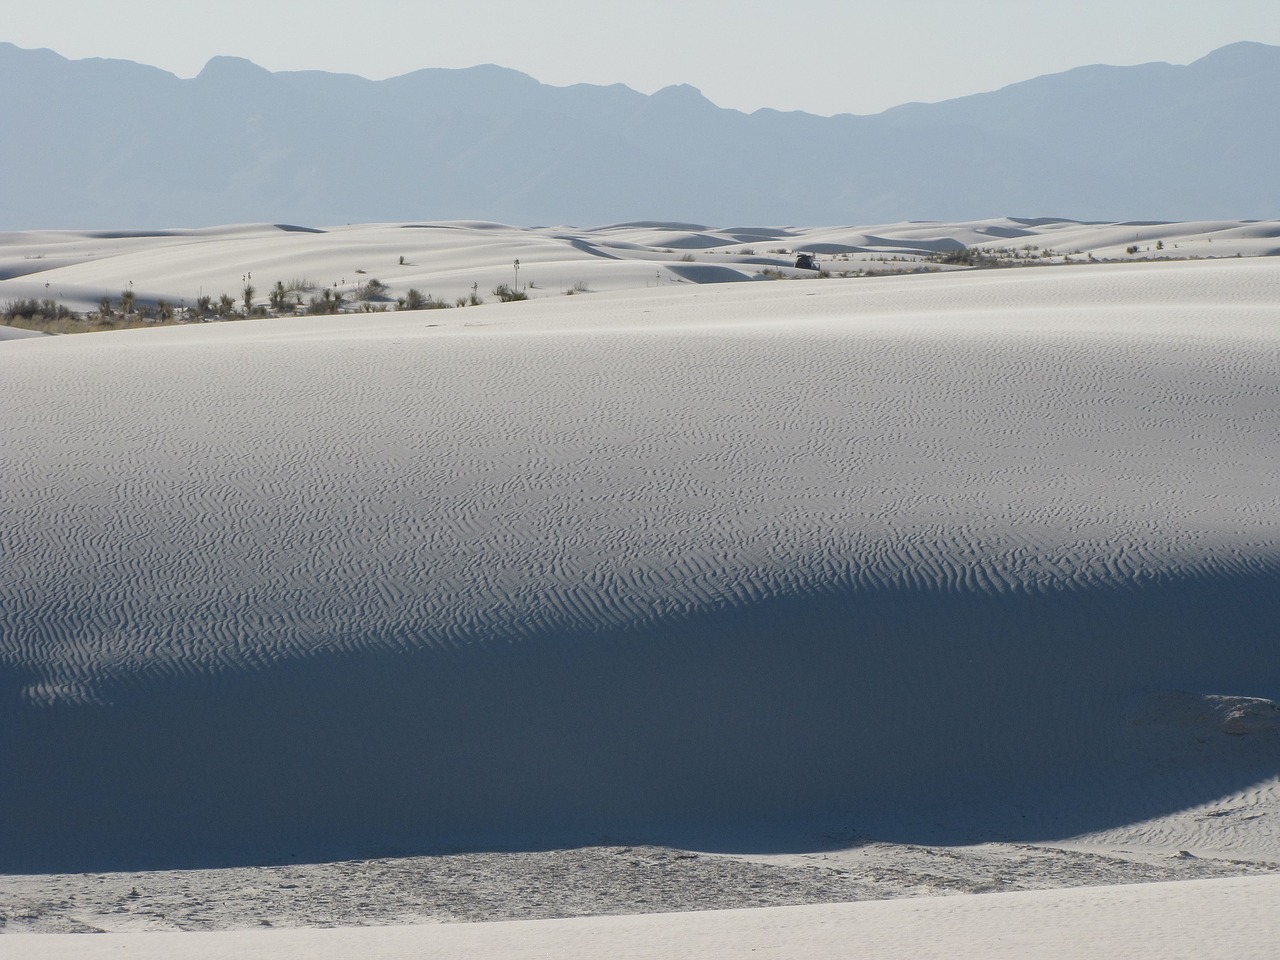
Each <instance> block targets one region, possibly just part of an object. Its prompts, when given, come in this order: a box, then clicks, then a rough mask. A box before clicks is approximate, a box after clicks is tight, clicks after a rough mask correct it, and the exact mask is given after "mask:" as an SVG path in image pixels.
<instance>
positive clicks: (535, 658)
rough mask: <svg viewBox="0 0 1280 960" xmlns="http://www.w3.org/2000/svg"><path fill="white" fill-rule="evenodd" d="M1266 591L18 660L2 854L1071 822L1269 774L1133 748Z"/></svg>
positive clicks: (9, 702)
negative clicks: (1183, 762) (74, 678)
mask: <svg viewBox="0 0 1280 960" xmlns="http://www.w3.org/2000/svg"><path fill="white" fill-rule="evenodd" d="M1278 614H1280V574H1277V573H1276V572H1274V568H1272V569H1271V571H1270V572H1262V573H1258V574H1257V575H1252V576H1244V575H1241V576H1235V577H1230V578H1228V577H1208V576H1205V577H1199V578H1190V577H1188V578H1181V579H1178V578H1169V579H1167V580H1165V581H1163V582H1160V581H1153V582H1148V583H1146V584H1144V585H1142V586H1132V587H1129V588H1124V589H1108V590H1083V589H1082V590H1076V591H1068V592H1060V593H1055V594H1043V595H1041V594H1006V595H986V594H962V593H945V592H929V591H923V590H922V591H911V590H884V591H879V592H857V591H853V590H850V589H844V588H832V589H831V591H830V592H829V593H826V594H824V595H810V596H804V597H790V598H782V599H775V600H772V601H769V602H765V603H760V604H756V605H752V606H750V607H727V608H725V609H721V610H714V611H708V612H705V613H703V614H700V615H697V616H692V617H689V618H687V619H683V620H679V621H675V622H654V623H648V624H643V625H640V626H636V627H634V628H631V629H629V630H626V631H621V632H603V631H602V632H600V633H593V634H582V635H574V636H546V637H543V638H541V639H540V640H538V641H536V642H524V643H519V644H512V643H509V642H508V638H505V637H501V636H489V637H477V638H475V641H474V642H473V643H471V644H470V645H466V646H460V647H457V648H451V649H421V650H418V651H417V652H414V653H408V654H404V653H401V654H395V653H389V652H385V651H378V650H376V649H375V648H376V647H377V643H376V642H370V643H367V644H365V645H364V647H365V649H364V652H360V653H346V654H342V655H332V656H316V657H311V658H305V659H297V660H292V661H288V662H280V663H276V664H274V665H271V666H265V667H262V668H260V669H256V670H253V671H249V672H244V673H228V674H223V675H202V676H185V677H181V678H178V679H175V678H172V677H169V678H164V679H161V680H149V679H148V678H147V677H145V676H141V675H139V676H135V677H132V678H131V679H130V680H129V681H128V682H126V681H125V680H121V679H118V680H117V681H115V682H114V683H113V684H111V685H109V686H105V687H104V688H103V689H102V691H101V693H102V695H103V698H104V699H105V700H106V701H109V704H108V705H78V706H77V705H66V706H50V705H44V706H35V705H26V706H22V705H17V704H19V703H20V701H19V698H18V696H17V688H18V687H19V686H21V685H22V684H25V683H26V682H27V680H29V679H30V678H27V677H19V676H17V675H16V674H15V673H14V672H12V670H10V669H9V668H5V670H6V671H7V672H5V673H0V683H2V684H3V687H4V689H3V693H4V695H5V698H4V703H5V706H4V708H3V715H2V716H0V721H2V723H3V735H2V738H0V771H3V782H2V783H0V809H2V810H3V812H4V815H3V817H2V818H0V870H3V871H6V872H58V871H86V870H92V871H105V870H114V869H140V868H167V867H195V866H225V865H236V864H251V863H271V862H277V863H278V862H292V861H318V860H331V859H343V858H354V857H368V856H387V855H408V854H416V853H424V852H432V851H440V850H445V849H450V850H465V849H539V848H544V847H550V846H567V845H577V844H589V843H594V842H601V841H606V840H609V841H621V840H626V841H628V842H636V841H648V842H659V843H675V844H682V845H687V846H701V847H702V848H704V849H722V850H742V851H745V850H766V849H780V848H788V847H794V845H795V844H796V843H798V842H799V840H798V838H800V837H802V836H812V835H813V833H814V831H815V830H818V831H820V830H823V829H828V828H831V829H847V830H852V831H855V832H858V833H861V834H863V835H865V836H868V837H875V838H876V839H891V840H897V841H916V842H932V843H938V842H958V841H961V840H965V839H973V838H978V839H1003V840H1011V841H1014V840H1016V841H1034V840H1036V839H1044V838H1048V837H1053V836H1066V835H1071V834H1074V833H1078V832H1082V831H1086V830H1094V829H1100V828H1104V827H1108V826H1112V825H1116V824H1120V823H1125V822H1133V821H1136V820H1140V819H1144V818H1148V817H1152V816H1156V815H1159V814H1162V813H1167V812H1171V811H1172V810H1175V809H1180V808H1182V807H1185V806H1187V805H1190V804H1192V803H1196V802H1202V801H1206V800H1209V799H1212V798H1213V797H1216V796H1220V795H1224V794H1226V793H1228V792H1230V791H1233V790H1236V789H1240V788H1243V787H1245V786H1247V785H1248V784H1249V783H1252V782H1256V781H1257V779H1259V778H1260V777H1262V776H1266V775H1272V774H1275V773H1276V772H1277V771H1278V770H1280V751H1277V749H1276V746H1277V744H1276V741H1275V738H1271V739H1269V740H1266V741H1265V742H1264V741H1255V743H1254V745H1253V746H1250V745H1249V744H1245V743H1244V741H1243V740H1240V739H1239V738H1236V739H1232V740H1231V742H1230V743H1225V745H1224V746H1223V748H1222V749H1223V750H1226V751H1228V752H1230V751H1235V753H1232V754H1231V755H1230V756H1226V754H1224V755H1223V756H1225V757H1226V759H1225V760H1222V757H1219V760H1222V762H1216V761H1215V764H1214V765H1211V766H1212V775H1211V776H1208V775H1197V776H1193V777H1189V778H1186V783H1185V784H1183V786H1182V787H1179V788H1178V789H1177V790H1170V789H1166V788H1161V789H1152V788H1151V786H1150V781H1147V780H1143V779H1142V778H1141V777H1135V771H1137V772H1141V770H1143V769H1145V768H1146V767H1149V766H1152V765H1153V764H1154V765H1157V766H1158V765H1159V763H1158V762H1159V760H1160V757H1159V756H1152V755H1150V749H1151V741H1150V740H1144V739H1143V738H1142V737H1138V736H1136V735H1135V734H1134V730H1135V728H1134V727H1133V725H1132V724H1131V723H1130V722H1129V721H1128V720H1127V719H1126V714H1125V710H1126V704H1128V703H1130V702H1132V701H1133V699H1134V698H1135V697H1139V698H1140V697H1141V696H1143V695H1145V694H1149V693H1153V692H1158V691H1161V690H1169V689H1185V690H1196V691H1202V692H1207V693H1231V694H1243V695H1250V696H1261V697H1273V698H1274V697H1276V696H1277V694H1280V644H1277V643H1276V642H1275V624H1276V623H1277V622H1280V616H1278ZM366 639H368V640H369V641H377V640H378V639H379V638H378V637H377V636H376V635H374V636H370V637H369V638H366ZM1258 744H1261V746H1259V745H1258ZM1175 779H1176V778H1175ZM1170 782H1173V781H1170ZM1142 784H1146V785H1147V786H1146V787H1145V788H1144V787H1143V786H1142Z"/></svg>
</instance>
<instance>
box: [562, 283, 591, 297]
mask: <svg viewBox="0 0 1280 960" xmlns="http://www.w3.org/2000/svg"><path fill="white" fill-rule="evenodd" d="M590 292H591V288H590V287H589V286H587V281H585V280H579V281H578V282H577V283H575V284H574V285H573V286H572V287H570V288H569V289H568V290H566V291H565V292H564V295H565V296H566V297H572V296H573V295H574V294H575V293H590Z"/></svg>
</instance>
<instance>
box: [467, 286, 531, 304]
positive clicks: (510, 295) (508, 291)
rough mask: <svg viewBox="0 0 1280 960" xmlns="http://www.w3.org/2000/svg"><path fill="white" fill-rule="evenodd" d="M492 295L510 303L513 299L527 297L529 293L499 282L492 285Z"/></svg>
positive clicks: (524, 298) (526, 298) (525, 298)
mask: <svg viewBox="0 0 1280 960" xmlns="http://www.w3.org/2000/svg"><path fill="white" fill-rule="evenodd" d="M493 295H494V296H495V297H497V298H498V299H499V300H501V301H502V302H503V303H510V302H511V301H513V300H528V299H529V295H528V294H527V293H525V292H524V291H523V290H515V289H512V288H511V287H509V286H507V285H506V284H505V283H500V284H498V285H497V286H496V287H494V288H493ZM474 296H475V294H474V293H472V297H474Z"/></svg>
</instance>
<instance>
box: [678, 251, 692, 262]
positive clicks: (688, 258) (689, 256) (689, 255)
mask: <svg viewBox="0 0 1280 960" xmlns="http://www.w3.org/2000/svg"><path fill="white" fill-rule="evenodd" d="M680 262H681V263H693V254H692V253H686V254H685V255H684V256H683V257H681V258H680Z"/></svg>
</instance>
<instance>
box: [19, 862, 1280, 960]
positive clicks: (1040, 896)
mask: <svg viewBox="0 0 1280 960" xmlns="http://www.w3.org/2000/svg"><path fill="white" fill-rule="evenodd" d="M1277 908H1280V878H1276V877H1250V878H1239V879H1227V880H1200V881H1189V882H1184V883H1152V884H1144V885H1141V886H1129V887H1093V888H1088V889H1079V890H1058V891H1036V892H1032V893H1008V894H1000V895H995V896H982V897H942V898H936V899H928V900H897V901H882V902H877V903H848V904H829V905H821V906H802V907H774V908H767V909H760V910H726V911H717V912H704V913H685V914H666V915H662V914H659V915H650V916H621V917H591V918H579V919H572V920H534V921H516V922H508V923H480V924H448V925H442V926H430V927H423V926H417V927H414V926H407V927H390V928H387V927H383V928H363V929H358V928H357V929H352V928H347V929H338V930H290V931H265V932H258V931H237V932H230V933H210V934H198V935H193V934H180V933H179V934H172V933H146V934H106V935H101V936H92V937H84V936H79V937H74V936H46V937H39V936H17V937H13V938H11V939H10V940H9V941H8V943H9V944H11V945H12V946H13V947H14V948H15V949H16V951H17V952H18V953H19V954H20V955H21V956H23V957H28V958H31V960H53V958H61V957H69V956H74V957H77V958H83V960H94V958H97V957H116V956H120V955H121V954H122V953H126V952H127V955H128V956H130V957H137V958H144V960H145V958H151V957H170V956H175V955H178V954H181V955H182V956H184V957H191V958H195V960H224V958H226V960H256V958H259V957H262V958H266V957H271V958H273V960H287V958H292V957H308V958H312V957H315V958H329V957H349V956H370V957H380V958H387V960H391V958H398V957H414V958H419V957H421V958H431V957H442V958H443V957H448V958H461V957H484V958H492V960H501V958H508V957H521V958H537V957H547V958H573V957H582V958H594V957H602V956H608V957H618V958H626V960H632V958H634V960H641V958H655V960H656V958H661V960H667V958H681V957H688V958H700V960H703V958H706V960H714V958H720V957H724V958H728V957H742V956H748V955H750V956H755V957H777V958H790V957H796V956H804V957H812V958H819V960H820V958H832V960H836V958H840V960H843V958H850V957H852V958H859V957H866V958H876V960H884V958H899V957H900V958H904V960H917V958H938V960H943V958H946V960H952V958H958V960H965V958H974V960H1000V958H1009V960H1015V958H1023V957H1032V956H1036V957H1038V956H1054V957H1062V958H1068V960H1073V958H1089V960H1098V958H1106V957H1124V958H1127V960H1142V958H1152V960H1155V958H1159V960H1175V958H1187V960H1211V958H1223V960H1236V958H1238V957H1244V956H1248V957H1261V956H1267V955H1270V954H1271V952H1272V951H1273V949H1274V946H1275V942H1276V936H1277V934H1280V921H1277V919H1276V918H1277V917H1278V916H1280V909H1277Z"/></svg>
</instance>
